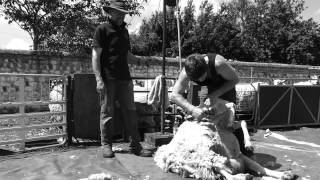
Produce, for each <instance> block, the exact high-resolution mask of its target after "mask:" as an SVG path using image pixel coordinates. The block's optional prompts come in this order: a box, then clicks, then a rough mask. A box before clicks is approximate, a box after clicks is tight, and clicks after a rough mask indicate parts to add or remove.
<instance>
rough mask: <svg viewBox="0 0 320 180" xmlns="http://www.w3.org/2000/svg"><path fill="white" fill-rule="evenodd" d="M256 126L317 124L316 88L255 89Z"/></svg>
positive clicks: (318, 92) (319, 114)
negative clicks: (256, 98)
mask: <svg viewBox="0 0 320 180" xmlns="http://www.w3.org/2000/svg"><path fill="white" fill-rule="evenodd" d="M257 107H258V116H257V119H256V123H257V126H258V127H262V128H267V127H286V126H304V125H319V124H320V86H292V85H286V86H264V85H261V86H259V91H258V106H257Z"/></svg>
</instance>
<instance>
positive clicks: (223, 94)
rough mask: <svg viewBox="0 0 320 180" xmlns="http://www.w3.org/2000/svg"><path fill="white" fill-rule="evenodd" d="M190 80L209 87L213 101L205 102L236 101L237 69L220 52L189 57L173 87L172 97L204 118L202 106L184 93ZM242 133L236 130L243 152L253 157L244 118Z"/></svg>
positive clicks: (193, 114) (209, 95) (199, 117)
mask: <svg viewBox="0 0 320 180" xmlns="http://www.w3.org/2000/svg"><path fill="white" fill-rule="evenodd" d="M190 81H193V82H194V83H196V84H198V85H200V86H207V88H208V95H207V98H208V99H207V101H210V102H206V104H215V101H216V100H217V98H221V99H224V100H226V101H229V102H233V103H236V91H235V85H236V84H237V83H238V82H239V78H238V75H237V73H236V72H235V70H234V68H233V67H231V66H230V65H229V63H227V61H226V60H225V59H224V57H222V56H220V55H217V54H210V53H209V54H207V55H200V54H192V55H190V56H189V57H187V59H186V61H185V67H184V69H183V70H182V71H181V73H180V75H179V78H178V80H177V82H176V84H175V85H174V87H173V91H172V95H171V100H172V101H173V102H175V103H176V104H177V105H179V106H181V107H182V108H184V109H185V110H187V112H189V113H190V114H192V116H193V118H195V119H197V120H201V119H202V118H203V117H205V116H206V113H207V112H206V111H205V110H204V109H203V108H201V107H198V106H194V105H192V104H191V103H189V102H188V101H187V99H186V98H184V96H183V93H184V92H185V90H186V89H187V87H188V84H189V82H190ZM234 111H235V110H234ZM240 132H241V133H240V134H239V132H238V130H236V131H235V135H236V137H237V138H238V140H239V143H240V148H241V151H242V153H243V154H245V155H247V156H249V157H250V156H252V155H253V152H252V145H251V142H250V136H249V133H248V130H247V126H246V123H245V121H242V122H241V129H240ZM245 146H246V147H245Z"/></svg>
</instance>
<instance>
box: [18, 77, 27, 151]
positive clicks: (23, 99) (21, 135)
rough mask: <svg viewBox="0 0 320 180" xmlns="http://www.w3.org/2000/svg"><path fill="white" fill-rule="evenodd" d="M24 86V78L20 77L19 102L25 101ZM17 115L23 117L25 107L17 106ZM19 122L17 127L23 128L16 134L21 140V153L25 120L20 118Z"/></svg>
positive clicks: (24, 135)
mask: <svg viewBox="0 0 320 180" xmlns="http://www.w3.org/2000/svg"><path fill="white" fill-rule="evenodd" d="M24 85H25V77H24V76H22V77H20V79H19V102H24V101H25V89H24ZM19 114H22V115H24V114H25V105H20V106H19ZM18 121H19V125H20V126H21V127H22V128H23V130H22V131H19V132H18V136H19V138H20V139H21V140H23V142H22V143H21V146H20V149H21V150H22V151H24V150H25V140H26V130H25V127H26V119H25V118H21V119H18Z"/></svg>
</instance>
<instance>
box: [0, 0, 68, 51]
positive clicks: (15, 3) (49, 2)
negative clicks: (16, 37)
mask: <svg viewBox="0 0 320 180" xmlns="http://www.w3.org/2000/svg"><path fill="white" fill-rule="evenodd" d="M0 5H1V12H2V13H3V14H4V16H5V19H7V20H8V21H9V23H12V22H16V23H17V24H18V25H19V26H20V27H21V28H22V29H23V30H25V31H27V32H28V33H29V35H30V37H31V39H32V40H33V49H34V50H37V49H38V46H39V44H40V42H42V41H43V40H44V39H45V38H46V37H47V36H49V35H50V34H54V33H55V32H56V31H57V29H56V28H55V27H56V25H57V24H59V23H60V22H59V21H58V20H57V18H56V17H55V16H54V14H55V13H56V12H57V10H59V8H60V7H61V6H62V5H63V3H62V1H61V0H37V1H35V0H33V1H32V0H0Z"/></svg>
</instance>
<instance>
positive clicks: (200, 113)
mask: <svg viewBox="0 0 320 180" xmlns="http://www.w3.org/2000/svg"><path fill="white" fill-rule="evenodd" d="M206 116H207V114H206V111H205V110H204V109H202V108H199V107H194V108H193V109H192V117H193V118H194V120H196V121H201V120H202V118H204V117H206Z"/></svg>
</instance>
